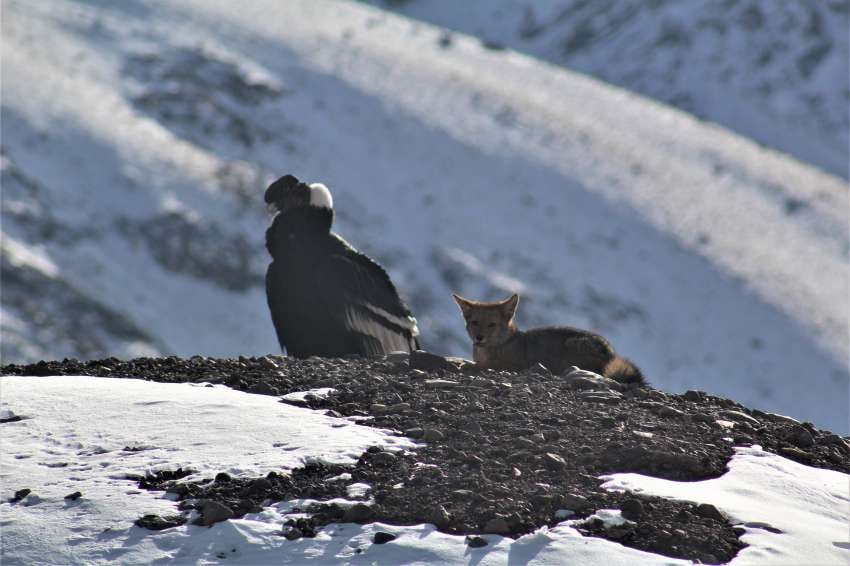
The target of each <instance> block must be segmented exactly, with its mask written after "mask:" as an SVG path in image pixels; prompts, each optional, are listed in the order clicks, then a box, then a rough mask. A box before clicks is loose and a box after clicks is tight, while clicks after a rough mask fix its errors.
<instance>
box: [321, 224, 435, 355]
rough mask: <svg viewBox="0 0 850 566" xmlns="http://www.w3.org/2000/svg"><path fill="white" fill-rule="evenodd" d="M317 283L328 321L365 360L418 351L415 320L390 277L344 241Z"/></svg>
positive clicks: (333, 254)
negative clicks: (344, 333)
mask: <svg viewBox="0 0 850 566" xmlns="http://www.w3.org/2000/svg"><path fill="white" fill-rule="evenodd" d="M338 243H339V246H338V247H337V246H334V247H335V248H337V249H336V250H334V253H332V254H331V255H330V258H329V261H328V262H326V263H324V265H323V269H322V273H321V275H320V278H319V281H318V287H319V289H320V294H321V295H322V297H323V298H324V309H325V311H326V315H327V316H328V317H329V318H331V319H333V321H334V324H335V325H339V326H341V327H342V328H344V329H345V332H346V334H347V336H348V340H349V343H350V344H351V345H352V347H354V348H356V349H357V351H355V352H352V353H359V354H361V355H364V356H371V357H374V356H382V355H384V354H387V353H388V352H392V351H396V350H403V351H408V352H409V351H412V350H415V349H417V348H418V338H417V336H418V335H419V330H418V328H417V326H416V319H415V318H413V315H412V314H411V312H410V309H408V308H407V305H405V304H404V302H403V301H402V300H401V298H400V297H399V295H398V291H396V288H395V286H394V285H393V283H392V281H391V280H390V277H389V275H387V272H386V271H384V268H383V267H381V266H380V265H379V264H378V263H376V262H375V261H374V260H372V259H371V258H370V257H369V256H367V255H365V254H362V253H360V252H358V251H357V250H355V249H354V248H352V247H351V246H349V245H348V244H347V243H346V242H345V241H344V240H342V239H341V238H340V239H339V241H338Z"/></svg>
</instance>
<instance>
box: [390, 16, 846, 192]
mask: <svg viewBox="0 0 850 566" xmlns="http://www.w3.org/2000/svg"><path fill="white" fill-rule="evenodd" d="M373 3H374V4H375V5H378V6H387V7H389V8H392V9H394V10H396V11H398V12H399V13H402V14H404V15H406V16H409V17H412V18H417V19H420V20H423V21H426V22H429V23H432V24H435V25H439V26H443V27H445V28H447V29H448V30H457V31H460V32H463V33H466V34H470V35H473V36H477V37H479V38H480V39H481V40H482V42H484V44H485V45H486V46H488V47H490V48H491V49H499V48H505V47H509V48H511V49H515V50H517V51H520V52H522V53H527V54H529V55H533V56H534V57H538V58H540V59H543V60H546V61H550V62H552V63H555V64H557V65H563V66H565V67H567V68H569V69H573V70H576V71H580V72H582V73H587V74H589V75H592V76H594V77H597V78H599V79H601V80H604V81H607V82H609V83H612V84H615V85H618V86H621V87H624V88H627V89H629V90H632V91H635V92H639V93H641V94H643V95H645V96H648V97H650V98H654V99H656V100H659V101H661V102H664V103H666V104H670V105H672V106H675V107H677V108H681V109H682V110H685V111H686V112H689V113H691V114H693V115H695V116H697V117H698V118H701V119H705V120H710V121H712V122H716V123H718V124H721V125H723V126H725V127H727V128H730V129H732V130H734V131H736V132H738V133H739V134H741V135H744V136H746V137H749V138H752V139H754V140H755V141H757V142H759V143H761V144H764V145H766V146H769V147H772V148H774V149H778V150H780V151H784V152H787V153H789V154H791V155H793V156H795V157H797V158H798V159H801V160H803V161H808V162H810V163H813V164H815V165H817V166H818V167H822V168H823V169H825V170H826V171H829V172H831V173H833V174H835V175H840V176H843V177H844V178H845V179H846V178H847V174H848V163H847V155H848V135H850V133H848V132H850V122H848V111H850V110H849V109H850V87H848V65H849V64H848V54H850V48H848V36H850V17H849V16H850V2H848V0H830V1H818V2H807V1H805V0H796V1H790V2H776V1H774V0H703V1H699V2H679V1H676V0H651V1H647V0H544V1H540V0H470V1H466V2H453V1H451V0H442V1H440V0H438V1H436V2H434V1H425V0H406V1H401V2H400V1H398V0H374V1H373ZM444 41H446V42H449V41H451V35H450V34H447V35H446V36H445V37H444Z"/></svg>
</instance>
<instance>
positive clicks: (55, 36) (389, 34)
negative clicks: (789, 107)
mask: <svg viewBox="0 0 850 566" xmlns="http://www.w3.org/2000/svg"><path fill="white" fill-rule="evenodd" d="M2 25H3V50H2V67H3V82H2V89H3V90H2V118H3V121H2V122H3V132H2V133H3V140H2V183H3V201H2V205H3V226H2V230H3V239H2V261H3V266H2V267H3V293H2V309H3V310H2V332H3V341H2V348H3V358H4V361H6V362H12V361H19V360H34V359H39V358H61V357H64V356H77V357H97V356H103V355H115V356H119V357H126V356H131V355H135V354H139V353H150V352H159V353H163V354H169V353H176V354H182V355H187V356H189V355H194V354H202V355H213V354H214V355H238V354H244V355H251V354H261V353H268V352H276V351H277V350H278V347H277V343H276V340H275V337H274V331H273V327H272V325H271V323H270V320H269V316H268V313H267V309H266V305H265V296H264V289H263V286H262V279H263V274H264V269H265V265H266V264H267V261H268V258H267V257H266V254H265V251H264V249H263V246H262V239H263V233H264V230H265V228H266V226H267V224H268V221H269V218H268V216H267V214H266V213H265V211H264V209H263V206H262V191H263V189H264V187H265V185H266V183H267V182H268V181H269V180H270V179H272V178H274V177H275V176H277V175H280V174H282V173H287V172H289V173H294V174H296V175H298V176H300V177H303V178H304V179H306V180H308V181H322V182H325V183H326V184H327V185H328V186H329V187H330V188H331V190H332V191H333V192H334V198H335V205H336V208H337V212H338V217H337V218H338V220H337V226H336V227H337V230H338V231H339V232H340V233H341V234H342V235H344V236H345V237H346V238H348V239H349V240H350V241H351V242H352V243H353V244H354V245H355V246H357V247H359V248H361V249H363V250H364V251H366V252H368V253H370V254H372V255H373V256H375V257H376V258H377V259H379V260H380V261H381V262H382V263H383V264H384V265H385V266H387V267H388V269H389V271H390V273H391V275H392V276H393V278H394V280H395V281H396V284H397V286H398V287H399V288H400V289H401V291H402V292H403V294H405V295H406V296H407V297H408V299H409V301H410V303H411V306H412V308H413V310H414V312H415V313H416V315H417V317H418V318H419V320H420V328H421V329H422V333H423V338H424V342H425V345H426V346H427V347H429V348H431V349H434V350H436V351H440V352H443V353H452V354H466V355H468V350H469V347H468V345H467V343H466V340H465V338H464V333H463V328H462V325H461V321H460V316H459V314H458V312H457V308H456V306H455V305H454V303H453V301H452V300H451V296H450V292H460V293H461V294H464V295H467V296H470V297H472V298H481V299H486V298H495V297H498V296H502V295H504V294H506V293H508V292H509V291H513V290H518V291H521V292H522V293H523V300H522V303H521V305H520V322H521V323H522V324H523V325H525V326H529V325H532V324H542V323H566V324H572V325H576V326H582V327H588V328H592V329H595V330H597V331H599V332H602V333H604V334H606V335H607V336H609V337H610V338H611V340H612V342H613V343H614V344H615V346H616V347H617V349H618V350H619V351H620V352H622V353H623V354H624V355H627V356H629V357H630V358H632V359H634V360H635V361H636V362H637V363H638V364H639V365H640V366H641V367H642V368H643V369H644V371H645V373H646V374H647V375H648V376H649V379H650V380H651V381H652V383H653V384H655V385H657V386H659V387H661V388H665V389H669V390H674V391H681V390H684V389H688V388H698V389H704V390H708V391H711V392H715V393H718V394H723V395H726V396H730V397H733V398H735V399H738V400H740V401H741V402H744V403H747V404H750V405H752V406H755V407H760V408H765V409H767V410H772V411H778V412H782V413H785V414H791V415H793V416H795V417H797V418H802V419H806V420H812V421H814V422H816V423H817V424H818V425H820V426H823V427H827V428H832V429H834V430H838V431H846V430H847V381H848V372H847V366H846V358H847V354H848V344H847V312H848V293H847V290H848V260H847V254H848V247H849V246H850V244H848V235H847V208H848V207H847V203H848V200H847V187H846V184H845V183H844V182H843V181H842V180H841V179H840V178H838V177H834V176H831V175H828V174H825V173H822V172H821V171H819V170H817V169H815V168H813V167H811V166H808V165H805V164H802V163H800V162H797V161H795V160H793V159H791V158H788V157H787V156H785V155H783V154H779V153H776V152H773V151H770V150H766V149H764V148H762V147H760V146H758V145H757V144H755V143H753V142H751V141H748V140H746V139H744V138H741V137H739V136H737V135H734V134H732V133H730V132H728V131H726V130H723V129H721V128H718V127H716V126H712V125H710V124H706V123H703V122H700V121H698V120H696V119H694V118H693V117H691V116H689V115H687V114H684V113H682V112H679V111H677V110H674V109H671V108H668V107H665V106H662V105H660V104H658V103H656V102H653V101H650V100H646V99H643V98H641V97H639V96H636V95H633V94H631V93H629V92H626V91H623V90H620V89H618V88H615V87H612V86H609V85H606V84H604V83H600V82H597V81H595V80H593V79H589V78H587V77H585V76H583V75H580V74H576V73H573V72H570V71H568V70H565V69H560V68H557V67H553V66H551V65H548V64H545V63H540V62H538V61H536V60H534V59H531V58H528V57H526V56H523V55H520V54H517V53H513V52H509V51H507V52H506V51H493V50H490V49H486V48H485V47H483V46H482V45H481V44H480V42H479V41H477V40H473V39H471V38H465V37H460V36H457V37H455V38H454V40H453V41H452V43H451V46H450V48H448V49H447V48H445V46H444V45H443V43H444V42H441V38H442V32H441V30H439V29H437V28H432V27H429V26H427V25H424V24H421V23H417V22H412V21H409V20H406V19H404V18H401V17H398V16H395V15H392V14H388V13H386V12H382V11H380V10H378V9H374V8H371V7H369V6H365V5H362V4H355V3H336V2H308V1H303V2H286V3H278V2H259V1H258V2H252V3H250V4H247V5H243V4H240V5H239V6H238V7H237V6H236V4H234V3H231V2H225V1H223V0H222V1H207V0H204V1H200V0H198V1H195V2H193V1H186V2H167V3H165V2H154V1H145V2H136V3H123V2H122V3H102V2H70V1H63V0H50V1H45V2H37V3H33V2H24V1H15V0H8V1H5V2H4V4H3V21H2Z"/></svg>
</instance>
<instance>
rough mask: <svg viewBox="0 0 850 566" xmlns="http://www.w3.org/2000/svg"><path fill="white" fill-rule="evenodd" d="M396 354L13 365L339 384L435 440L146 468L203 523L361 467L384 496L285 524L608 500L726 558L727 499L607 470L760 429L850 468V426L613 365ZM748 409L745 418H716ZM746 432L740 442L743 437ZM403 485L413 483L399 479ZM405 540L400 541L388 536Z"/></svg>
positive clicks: (527, 527) (490, 514) (309, 529)
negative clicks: (241, 466)
mask: <svg viewBox="0 0 850 566" xmlns="http://www.w3.org/2000/svg"><path fill="white" fill-rule="evenodd" d="M410 361H411V362H412V365H413V366H418V367H422V368H427V369H417V367H414V368H411V363H409V362H408V361H407V360H406V359H405V358H404V357H403V356H402V357H394V358H393V359H392V360H365V359H361V358H353V359H317V358H311V359H308V360H295V359H291V358H286V357H280V356H266V357H262V358H242V357H240V358H238V359H211V358H203V357H193V358H191V359H180V358H176V357H170V358H142V359H136V360H130V361H119V360H117V359H114V358H109V359H105V360H97V361H91V362H79V361H76V360H63V361H62V362H39V363H38V364H34V365H31V366H14V365H10V366H5V367H2V368H0V373H2V374H3V375H96V376H104V377H134V378H141V379H149V380H154V381H162V382H187V381H188V382H212V383H221V384H225V385H228V386H230V387H233V388H235V389H240V390H244V391H249V392H252V393H259V394H264V395H275V396H277V395H283V394H286V393H290V392H295V391H304V390H307V389H312V388H317V387H334V388H335V389H336V390H337V391H336V393H335V394H332V395H331V396H330V397H328V398H327V399H318V398H315V397H309V396H308V399H307V401H306V403H305V404H306V405H307V406H309V407H311V408H314V409H322V410H325V411H328V412H329V413H330V414H332V415H339V416H351V415H362V416H365V415H369V416H372V417H374V418H373V419H372V420H370V421H367V422H366V423H364V424H370V425H372V426H376V427H380V428H384V429H391V430H395V431H397V433H398V434H400V435H401V434H405V435H407V436H410V437H412V438H416V439H418V440H420V441H425V442H426V444H425V445H424V446H423V447H422V448H420V449H418V450H417V452H416V453H415V454H406V455H404V454H393V453H389V452H383V451H382V450H381V449H379V448H377V447H375V448H372V449H370V450H369V451H367V452H366V453H364V454H363V455H362V456H361V457H360V459H359V461H358V462H357V463H356V465H354V466H351V467H348V468H342V467H338V466H332V467H328V466H319V465H311V466H308V467H305V468H300V469H296V470H293V471H291V472H289V473H287V474H270V475H269V476H267V477H265V478H249V479H245V478H239V479H236V478H230V477H229V476H227V474H219V475H218V476H216V477H215V478H208V479H207V480H206V481H203V482H195V483H187V482H182V481H181V478H182V477H184V476H185V475H186V471H185V470H177V471H175V472H173V473H171V474H170V475H169V473H167V472H166V473H160V474H159V475H158V476H149V477H139V478H134V479H135V480H136V481H139V483H140V485H141V486H142V487H144V488H147V489H167V490H169V491H172V492H174V493H176V494H177V495H178V497H179V499H180V508H181V510H182V511H184V512H188V511H189V510H191V509H195V510H197V511H198V513H199V514H200V519H198V523H199V524H212V523H213V522H215V521H219V520H226V519H227V518H230V517H239V516H242V515H244V514H245V513H247V512H252V511H257V510H259V509H260V508H261V506H262V504H263V503H264V502H268V501H281V500H286V499H293V498H296V497H299V498H300V497H310V498H314V499H317V500H327V499H330V498H333V497H340V496H345V490H344V486H345V483H346V482H339V481H334V482H329V481H327V480H328V478H330V477H333V476H335V475H338V474H339V473H342V472H343V471H346V472H348V473H350V474H351V475H352V481H355V482H364V483H367V484H369V485H371V486H372V490H371V492H370V494H369V495H370V496H371V497H372V498H373V499H374V501H375V504H374V505H373V506H366V505H356V506H355V507H353V508H351V509H342V508H340V507H338V506H335V505H319V506H316V507H315V508H313V509H309V510H307V511H309V512H310V513H311V517H310V518H307V519H298V520H293V521H288V524H286V525H282V526H281V536H285V537H287V538H290V539H295V538H300V537H302V536H314V535H315V532H316V530H317V529H319V528H321V526H322V525H324V524H327V523H330V522H338V521H352V522H360V523H365V522H371V521H382V522H386V523H392V524H400V525H407V524H418V523H422V522H429V523H433V524H435V525H436V526H437V527H438V528H439V529H440V530H441V531H444V532H448V533H454V534H466V535H469V536H468V539H467V540H468V542H469V544H470V545H471V546H473V545H480V544H481V543H482V542H486V541H485V540H484V539H482V538H480V537H477V536H476V535H478V534H481V533H500V534H504V535H506V536H511V537H516V536H520V535H522V534H525V533H529V532H532V531H533V530H535V529H537V528H539V527H541V526H543V525H550V526H551V525H555V524H557V523H558V522H560V521H561V520H563V519H562V518H558V517H556V511H558V510H561V509H569V510H571V511H573V512H574V514H573V515H572V516H571V517H570V518H584V517H589V516H591V515H593V513H594V512H595V511H596V510H598V509H621V510H622V512H623V515H624V516H625V517H626V518H627V519H629V520H630V523H627V524H626V525H623V526H622V527H615V528H605V527H604V526H603V525H602V524H601V523H600V522H599V521H593V520H591V521H587V522H585V523H583V524H582V525H581V526H580V527H579V530H580V531H582V532H583V533H584V534H586V535H590V536H599V537H603V538H607V539H610V540H614V541H617V542H619V543H622V544H624V545H626V546H630V547H634V548H639V549H642V550H647V551H650V552H655V553H660V554H663V555H667V556H672V557H678V558H687V559H692V560H700V561H701V562H703V563H717V562H726V561H728V560H730V559H731V558H733V557H734V556H735V554H736V553H737V552H738V550H740V549H741V548H743V546H744V545H743V543H741V542H740V541H739V540H738V534H739V533H740V530H737V532H736V529H733V527H732V525H730V524H729V522H728V521H727V520H726V518H725V517H724V516H723V515H722V514H721V513H720V512H719V511H718V510H717V509H716V508H714V507H713V506H711V505H707V506H706V505H701V506H696V505H693V504H690V503H686V502H675V501H669V500H666V499H661V498H655V497H645V496H640V495H636V494H623V493H610V492H607V491H605V490H602V489H600V487H599V486H600V483H601V482H600V480H599V479H598V476H600V475H603V474H609V473H614V472H638V473H642V474H647V475H651V476H656V477H661V478H667V479H672V480H683V481H696V480H703V479H709V478H714V477H718V476H720V475H721V474H723V473H724V472H725V471H726V465H727V463H728V461H729V459H730V458H731V456H732V453H733V451H732V447H733V445H734V446H739V445H750V444H759V445H761V446H762V447H763V448H764V449H765V450H768V451H771V452H775V453H777V454H781V455H783V456H785V457H787V458H789V459H792V460H796V461H798V462H801V463H804V464H807V465H810V466H815V467H820V468H828V469H832V470H838V471H842V472H845V473H850V461H848V456H850V445H849V444H848V442H847V439H845V438H843V437H841V436H838V435H835V434H832V433H830V432H828V431H821V430H818V429H816V428H815V427H814V426H812V425H811V424H810V423H797V422H794V421H792V420H790V419H788V418H786V417H781V416H777V415H771V414H768V413H764V412H761V411H757V410H751V409H748V408H746V407H743V406H741V405H740V404H738V403H736V402H734V401H731V400H728V399H722V398H718V397H713V396H710V395H707V394H705V393H703V392H698V391H689V392H687V393H685V394H684V395H668V394H665V393H663V392H661V391H658V390H654V389H652V388H649V387H635V386H632V387H624V386H622V385H621V384H619V383H616V382H611V381H610V380H598V379H592V378H588V377H586V376H580V377H578V378H567V377H563V376H552V375H551V374H549V372H548V371H546V370H545V368H538V369H537V370H532V371H529V372H522V373H513V372H493V371H484V372H476V371H474V370H472V369H463V370H462V369H459V368H458V364H456V363H452V361H451V360H450V361H448V362H447V361H446V360H444V359H442V358H439V357H436V356H430V355H422V354H417V355H415V356H413V358H411V360H410ZM717 420H724V421H732V422H734V423H735V426H734V427H733V428H732V429H731V430H729V429H727V428H724V427H723V426H721V425H719V424H718V423H717V422H716V421H717ZM729 438H731V439H732V441H731V442H730V441H729V440H728V439H729ZM398 484H402V485H403V487H402V489H395V488H394V487H393V486H396V485H398ZM174 520H175V519H174V518H173V517H171V518H157V517H153V518H152V517H150V516H148V517H147V518H142V519H140V523H139V524H140V525H144V526H148V525H150V526H148V528H158V527H159V528H167V527H162V525H163V524H168V523H171V522H173V521H174ZM387 542H388V543H389V544H392V542H391V541H387Z"/></svg>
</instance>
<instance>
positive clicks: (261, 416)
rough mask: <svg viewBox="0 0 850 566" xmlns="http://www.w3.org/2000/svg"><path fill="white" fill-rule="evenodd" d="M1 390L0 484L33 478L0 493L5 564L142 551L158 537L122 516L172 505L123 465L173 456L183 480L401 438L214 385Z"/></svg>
mask: <svg viewBox="0 0 850 566" xmlns="http://www.w3.org/2000/svg"><path fill="white" fill-rule="evenodd" d="M0 392H2V407H3V410H8V411H11V412H13V413H14V414H16V415H19V416H21V417H23V420H21V421H18V422H16V423H7V424H3V425H2V426H3V436H2V441H0V447H1V448H2V450H0V452H2V454H0V458H2V460H0V462H2V466H0V470H2V472H0V478H2V485H3V487H4V491H7V492H9V491H17V490H19V489H23V488H29V489H32V494H30V495H29V496H28V497H27V498H26V499H24V500H23V501H22V502H20V503H17V504H14V505H11V504H8V503H6V502H5V499H7V498H8V497H11V493H9V494H8V495H7V496H6V494H4V496H5V497H4V503H3V504H2V505H0V509H2V517H3V518H2V521H3V525H4V527H3V563H4V564H12V563H15V562H18V563H29V564H71V563H77V564H79V563H85V562H88V561H90V560H91V561H104V562H107V561H109V560H118V559H120V560H121V561H125V562H133V563H138V562H148V561H149V554H148V553H150V552H153V551H154V549H155V548H156V547H157V545H158V544H159V542H160V539H158V538H152V537H148V536H145V531H143V530H140V529H138V528H136V527H133V526H131V525H132V522H133V521H135V520H136V519H138V518H139V517H141V516H142V515H145V514H148V513H155V514H160V515H168V514H175V513H176V512H177V510H176V507H175V504H174V503H173V502H172V501H171V500H169V499H166V498H163V496H162V493H155V492H149V491H145V490H139V489H138V488H137V487H136V484H135V482H132V481H130V480H127V479H125V478H126V475H127V474H136V475H144V474H145V473H146V472H152V471H156V470H160V469H170V470H174V469H177V468H180V467H182V468H184V469H185V468H190V469H192V470H196V473H194V474H192V475H191V476H188V477H187V480H193V479H200V478H202V477H208V478H209V477H213V476H215V474H217V473H218V472H227V473H229V474H231V475H232V476H251V477H254V476H261V475H265V474H267V473H268V472H270V471H277V472H281V471H283V470H287V469H291V468H293V467H297V466H300V465H302V464H303V463H304V462H305V461H307V460H313V459H317V460H322V461H325V462H332V463H353V462H354V461H356V459H357V458H358V457H359V456H360V454H362V453H363V451H365V450H366V448H368V447H369V446H371V445H380V446H385V447H387V448H388V449H393V450H400V449H404V448H405V447H410V446H412V443H411V442H410V441H409V440H407V439H404V438H396V437H392V436H388V435H387V434H385V433H383V432H381V431H379V430H377V429H374V428H366V427H362V426H359V425H356V424H354V423H352V422H350V421H347V420H345V419H334V418H330V417H325V416H323V415H321V414H320V413H319V412H316V411H309V410H306V409H301V408H297V407H292V406H290V405H286V404H283V403H280V402H278V400H277V399H275V398H273V397H268V396H262V395H250V394H247V393H242V392H239V391H234V390H231V389H229V388H226V387H223V386H216V387H208V386H205V385H195V384H163V383H152V382H146V381H142V380H132V379H101V378H92V377H3V378H0ZM318 439H321V442H319V441H318ZM125 447H128V448H133V449H138V451H125V450H124V448H125ZM362 489H363V486H362V485H357V484H355V491H356V490H362ZM75 491H80V492H82V494H83V496H82V497H81V498H80V499H79V500H77V501H73V502H71V501H66V500H64V497H65V496H66V495H68V494H70V493H73V492H75ZM230 528H231V527H230V526H227V527H225V529H230ZM278 529H279V525H278ZM189 530H190V531H193V530H196V529H192V528H190V529H189ZM186 531H187V530H186V529H184V531H183V535H181V536H182V538H185V537H186V536H187V535H186ZM216 536H220V533H219V534H218V535H216ZM66 541H67V544H66ZM163 552H165V551H163Z"/></svg>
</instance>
